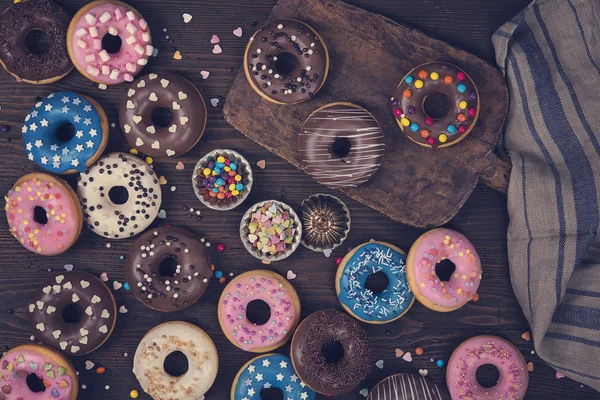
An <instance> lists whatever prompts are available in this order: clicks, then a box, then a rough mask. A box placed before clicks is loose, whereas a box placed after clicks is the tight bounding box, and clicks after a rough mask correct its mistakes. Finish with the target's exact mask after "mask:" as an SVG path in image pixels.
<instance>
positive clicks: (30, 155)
mask: <svg viewBox="0 0 600 400" xmlns="http://www.w3.org/2000/svg"><path fill="white" fill-rule="evenodd" d="M27 158H29V161H33V154H32V153H29V154H27Z"/></svg>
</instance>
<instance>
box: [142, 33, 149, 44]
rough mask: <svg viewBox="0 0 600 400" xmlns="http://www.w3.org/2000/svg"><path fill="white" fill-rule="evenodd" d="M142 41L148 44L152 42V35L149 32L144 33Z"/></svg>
mask: <svg viewBox="0 0 600 400" xmlns="http://www.w3.org/2000/svg"><path fill="white" fill-rule="evenodd" d="M142 40H143V41H144V42H146V43H148V42H149V41H150V34H149V33H148V32H144V33H142Z"/></svg>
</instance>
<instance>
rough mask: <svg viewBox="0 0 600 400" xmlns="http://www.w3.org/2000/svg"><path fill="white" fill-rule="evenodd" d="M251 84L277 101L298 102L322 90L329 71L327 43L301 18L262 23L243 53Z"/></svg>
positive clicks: (258, 91) (282, 102)
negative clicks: (298, 19) (300, 19)
mask: <svg viewBox="0 0 600 400" xmlns="http://www.w3.org/2000/svg"><path fill="white" fill-rule="evenodd" d="M244 64H245V68H244V71H245V73H246V78H247V79H248V82H249V83H250V86H251V87H252V89H254V91H255V92H256V93H258V94H259V95H260V96H261V97H262V98H264V99H266V100H268V101H270V102H272V103H276V104H297V103H301V102H303V101H306V100H308V99H310V98H312V97H313V96H314V95H315V94H316V93H317V92H318V91H319V89H321V87H322V86H323V84H324V83H325V80H326V79H327V73H328V72H329V53H328V52H327V46H325V42H323V40H322V39H321V37H320V36H319V34H318V33H317V31H315V30H314V29H313V28H311V27H310V26H308V25H307V24H305V23H304V22H301V21H296V20H292V19H281V20H276V21H272V22H269V23H268V24H266V25H263V26H262V27H261V28H260V29H259V30H258V31H256V33H255V34H254V35H253V36H252V37H251V38H250V41H249V42H248V46H246V52H245V54H244Z"/></svg>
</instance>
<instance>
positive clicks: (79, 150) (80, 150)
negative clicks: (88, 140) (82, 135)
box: [75, 144, 83, 153]
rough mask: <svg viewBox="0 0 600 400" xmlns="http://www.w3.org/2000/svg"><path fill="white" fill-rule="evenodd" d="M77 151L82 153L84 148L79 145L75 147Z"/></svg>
mask: <svg viewBox="0 0 600 400" xmlns="http://www.w3.org/2000/svg"><path fill="white" fill-rule="evenodd" d="M75 150H77V151H78V152H79V153H81V152H82V151H83V146H82V145H81V144H78V145H77V146H75Z"/></svg>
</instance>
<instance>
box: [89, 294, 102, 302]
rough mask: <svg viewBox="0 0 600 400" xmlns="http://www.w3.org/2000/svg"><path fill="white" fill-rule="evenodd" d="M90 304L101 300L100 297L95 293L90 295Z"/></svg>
mask: <svg viewBox="0 0 600 400" xmlns="http://www.w3.org/2000/svg"><path fill="white" fill-rule="evenodd" d="M91 301H92V304H96V303H100V302H101V301H102V299H101V298H100V297H98V296H97V295H94V296H92V300H91Z"/></svg>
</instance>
